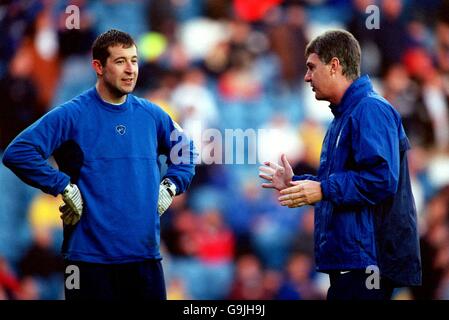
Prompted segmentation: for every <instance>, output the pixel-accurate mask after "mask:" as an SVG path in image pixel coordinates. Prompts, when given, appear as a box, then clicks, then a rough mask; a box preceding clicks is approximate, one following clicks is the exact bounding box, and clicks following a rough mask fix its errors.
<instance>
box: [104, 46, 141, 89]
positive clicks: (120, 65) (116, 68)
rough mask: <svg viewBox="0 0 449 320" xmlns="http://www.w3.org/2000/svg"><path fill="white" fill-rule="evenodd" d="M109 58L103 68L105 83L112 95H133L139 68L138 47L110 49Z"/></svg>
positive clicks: (115, 47)
mask: <svg viewBox="0 0 449 320" xmlns="http://www.w3.org/2000/svg"><path fill="white" fill-rule="evenodd" d="M108 50H109V53H110V55H109V57H108V58H107V60H106V65H105V66H103V77H102V79H103V81H104V83H105V85H106V87H107V88H108V89H109V91H110V92H111V94H113V95H115V96H116V97H121V96H123V95H125V94H128V93H131V92H132V91H133V90H134V87H135V86H136V81H137V76H138V73H139V67H138V64H137V49H136V46H134V45H133V46H131V47H129V48H123V46H121V45H118V46H114V47H109V48H108Z"/></svg>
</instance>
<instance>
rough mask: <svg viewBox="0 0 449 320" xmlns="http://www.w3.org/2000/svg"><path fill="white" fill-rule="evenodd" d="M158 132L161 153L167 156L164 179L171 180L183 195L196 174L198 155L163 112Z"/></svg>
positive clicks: (191, 142)
mask: <svg viewBox="0 0 449 320" xmlns="http://www.w3.org/2000/svg"><path fill="white" fill-rule="evenodd" d="M161 114H162V115H161V123H160V127H159V132H158V139H159V151H160V152H161V153H162V154H164V155H166V156H167V165H168V168H167V172H166V174H165V176H164V178H170V180H172V181H173V182H174V183H175V185H176V187H177V188H176V189H177V193H178V194H180V193H183V192H184V191H185V190H186V189H187V187H188V186H189V185H190V182H191V181H192V178H193V176H194V174H195V163H196V161H197V158H198V153H197V151H196V148H195V146H194V143H193V141H192V140H191V139H189V138H188V137H187V135H186V134H185V133H184V131H183V130H182V128H181V127H180V126H179V125H178V124H177V123H176V122H174V121H173V120H172V119H171V118H170V116H169V115H168V114H166V113H165V112H161Z"/></svg>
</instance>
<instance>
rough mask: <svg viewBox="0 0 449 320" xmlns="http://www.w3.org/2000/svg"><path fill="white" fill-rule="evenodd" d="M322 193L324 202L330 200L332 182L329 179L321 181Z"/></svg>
mask: <svg viewBox="0 0 449 320" xmlns="http://www.w3.org/2000/svg"><path fill="white" fill-rule="evenodd" d="M320 184H321V193H322V194H323V200H328V199H329V198H330V194H329V193H330V185H329V184H330V181H329V179H326V180H321V181H320Z"/></svg>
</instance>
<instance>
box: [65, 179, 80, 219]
mask: <svg viewBox="0 0 449 320" xmlns="http://www.w3.org/2000/svg"><path fill="white" fill-rule="evenodd" d="M62 200H63V201H64V204H63V205H62V206H60V207H59V211H60V212H61V213H62V214H61V219H62V220H63V221H64V223H65V224H67V225H74V224H76V223H77V222H78V221H79V220H80V219H81V215H82V214H83V198H82V197H81V192H80V190H79V189H78V186H77V185H76V184H72V183H69V184H68V185H67V187H65V189H64V191H63V192H62Z"/></svg>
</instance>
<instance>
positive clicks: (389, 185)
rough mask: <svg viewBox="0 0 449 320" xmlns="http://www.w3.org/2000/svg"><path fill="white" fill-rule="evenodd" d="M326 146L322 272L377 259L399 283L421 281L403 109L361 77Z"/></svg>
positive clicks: (319, 250)
mask: <svg viewBox="0 0 449 320" xmlns="http://www.w3.org/2000/svg"><path fill="white" fill-rule="evenodd" d="M330 107H331V110H332V113H333V114H334V116H335V118H334V120H333V121H332V123H331V124H330V126H329V129H328V131H327V133H326V136H325V138H324V142H323V147H322V151H321V158H320V167H319V170H318V176H316V177H315V176H310V175H302V176H295V177H294V180H304V179H309V180H316V181H320V182H321V189H322V193H323V200H322V201H320V202H318V203H317V204H316V205H315V258H316V265H317V269H318V271H323V272H328V271H331V270H349V269H365V268H366V267H367V266H369V265H377V266H379V268H380V271H381V274H383V275H384V276H386V277H388V278H390V279H391V280H394V281H395V282H396V283H397V284H398V285H418V284H419V283H420V282H421V264H420V254H419V242H418V232H417V224H416V210H415V206H414V199H413V194H412V192H411V187H410V177H409V174H408V166H407V158H406V151H407V150H408V149H409V144H408V139H407V136H406V135H405V132H404V129H403V127H402V124H401V119H400V116H399V114H398V113H397V112H396V110H394V108H393V107H392V106H391V105H390V104H389V103H388V101H386V100H385V99H384V98H382V97H381V96H379V95H378V94H377V93H375V92H374V91H373V88H372V85H371V82H370V79H369V77H368V76H362V77H360V78H359V79H357V80H356V81H354V82H353V83H352V84H351V86H350V87H349V88H348V89H347V91H346V92H345V94H344V96H343V98H342V101H341V103H340V104H339V105H337V106H333V105H331V106H330Z"/></svg>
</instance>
